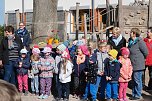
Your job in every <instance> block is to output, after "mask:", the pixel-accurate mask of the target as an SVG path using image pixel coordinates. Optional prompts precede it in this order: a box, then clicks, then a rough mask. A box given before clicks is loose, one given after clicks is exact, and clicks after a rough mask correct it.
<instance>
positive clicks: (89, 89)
mask: <svg viewBox="0 0 152 101" xmlns="http://www.w3.org/2000/svg"><path fill="white" fill-rule="evenodd" d="M96 87H97V86H96V85H95V84H91V83H87V85H86V88H85V94H84V96H83V99H87V98H88V95H89V94H91V96H92V100H93V101H94V100H96V99H97V93H96Z"/></svg>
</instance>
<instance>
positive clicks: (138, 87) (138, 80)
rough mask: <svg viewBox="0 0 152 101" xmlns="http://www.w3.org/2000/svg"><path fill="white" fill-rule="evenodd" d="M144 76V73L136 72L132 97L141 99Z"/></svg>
mask: <svg viewBox="0 0 152 101" xmlns="http://www.w3.org/2000/svg"><path fill="white" fill-rule="evenodd" d="M142 74H143V71H134V72H133V75H132V77H133V89H132V96H133V97H137V98H140V97H141V93H142Z"/></svg>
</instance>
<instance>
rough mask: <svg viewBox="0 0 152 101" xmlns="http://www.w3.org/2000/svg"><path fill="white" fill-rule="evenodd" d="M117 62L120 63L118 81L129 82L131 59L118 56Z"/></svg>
mask: <svg viewBox="0 0 152 101" xmlns="http://www.w3.org/2000/svg"><path fill="white" fill-rule="evenodd" d="M119 62H120V63H121V65H122V67H121V69H120V77H119V82H129V81H130V80H131V75H132V69H133V67H132V64H131V61H130V59H129V58H127V59H124V58H123V57H120V59H119Z"/></svg>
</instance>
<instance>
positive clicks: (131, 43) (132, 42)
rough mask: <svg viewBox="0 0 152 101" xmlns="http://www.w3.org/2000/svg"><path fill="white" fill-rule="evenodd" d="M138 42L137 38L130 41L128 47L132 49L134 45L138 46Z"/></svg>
mask: <svg viewBox="0 0 152 101" xmlns="http://www.w3.org/2000/svg"><path fill="white" fill-rule="evenodd" d="M137 41H138V38H136V39H135V40H133V39H130V40H129V42H128V47H131V46H132V45H134V44H136V43H137Z"/></svg>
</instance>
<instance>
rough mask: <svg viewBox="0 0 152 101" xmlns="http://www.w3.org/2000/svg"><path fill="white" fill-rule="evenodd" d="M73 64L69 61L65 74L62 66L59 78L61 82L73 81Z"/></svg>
mask: <svg viewBox="0 0 152 101" xmlns="http://www.w3.org/2000/svg"><path fill="white" fill-rule="evenodd" d="M72 68H73V64H72V63H71V62H70V61H68V62H67V65H66V74H64V69H63V66H61V68H60V73H59V80H60V82H61V83H68V82H71V74H72Z"/></svg>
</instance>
